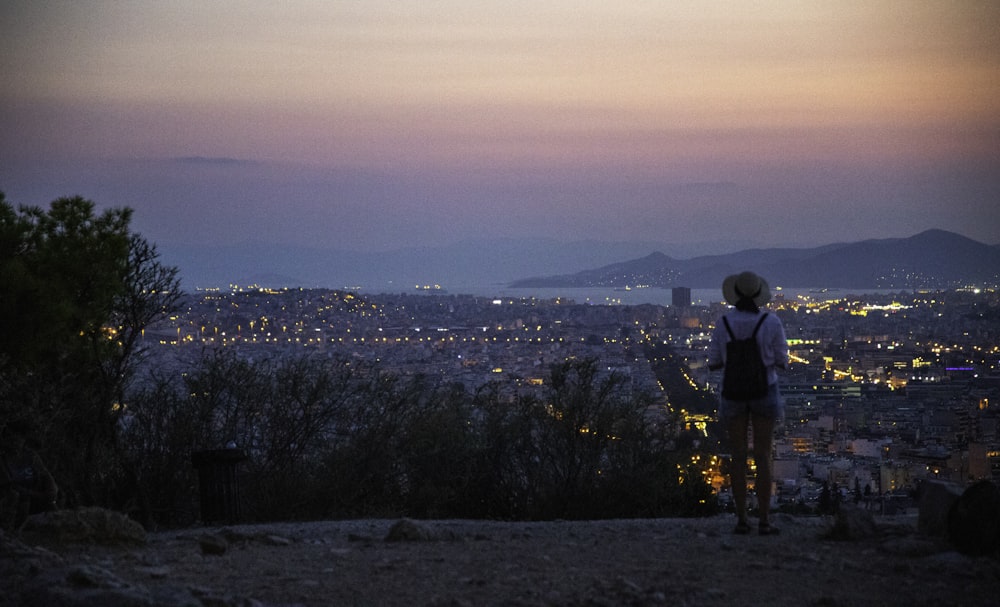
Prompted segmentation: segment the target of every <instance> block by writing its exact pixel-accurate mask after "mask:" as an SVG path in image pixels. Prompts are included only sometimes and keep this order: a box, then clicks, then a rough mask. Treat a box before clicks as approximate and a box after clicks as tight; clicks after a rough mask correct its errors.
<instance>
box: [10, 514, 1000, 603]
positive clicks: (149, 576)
mask: <svg viewBox="0 0 1000 607" xmlns="http://www.w3.org/2000/svg"><path fill="white" fill-rule="evenodd" d="M775 522H776V524H777V525H779V526H780V530H781V533H780V535H777V536H766V537H762V536H759V535H756V534H751V535H733V534H732V528H733V520H732V518H731V517H729V516H716V517H711V518H702V519H656V520H615V521H586V522H569V521H567V522H561V521H556V522H492V521H455V520H443V521H399V520H361V521H326V522H311V523H282V524H268V525H243V526H230V527H202V528H194V529H185V530H179V531H166V532H159V533H149V534H143V533H142V532H141V529H140V533H139V536H138V537H135V538H132V537H128V534H127V533H125V534H118V535H119V536H121V537H116V538H108V537H105V538H103V541H100V542H99V543H97V541H96V540H101V539H102V538H99V537H93V536H91V537H89V538H86V537H82V536H79V537H68V536H67V534H66V533H61V536H60V537H53V536H52V534H49V535H48V536H46V535H45V534H44V533H34V534H32V533H29V532H25V533H24V534H23V535H21V536H20V537H19V538H12V537H10V536H7V537H4V538H3V552H2V553H0V605H2V606H3V607H6V606H8V605H38V606H41V605H45V606H49V605H73V606H84V605H86V606H94V607H96V606H98V605H100V606H105V607H117V606H129V607H131V606H138V605H165V606H180V605H190V606H192V607H237V606H255V605H256V606H283V607H290V606H320V605H323V606H326V605H349V606H366V605H379V606H383V605H384V606H394V605H399V606H405V607H420V606H425V605H427V606H435V605H448V606H463V605H468V606H473V605H518V606H528V607H534V606H539V607H540V606H552V607H557V606H570V605H588V606H591V605H592V606H600V605H635V606H646V605H707V606H712V605H727V606H728V605H795V606H797V607H800V606H809V605H821V606H827V607H830V606H837V605H845V606H846V605H851V606H857V605H935V606H936V605H970V606H971V605H975V606H977V607H978V606H981V605H989V604H993V605H995V604H997V600H998V599H997V597H998V596H1000V560H998V559H997V558H995V557H969V556H964V555H962V554H960V553H958V552H956V551H954V550H952V549H951V548H950V547H949V546H948V544H947V543H946V542H944V541H943V540H935V539H931V538H927V537H924V536H921V535H920V534H918V533H916V527H915V525H916V519H915V517H909V518H908V517H898V518H875V519H874V522H875V523H876V526H874V527H872V528H870V529H869V530H868V532H866V533H863V534H854V533H843V532H841V533H837V532H836V531H837V528H835V522H834V521H833V520H832V519H830V518H820V517H791V516H785V515H779V516H777V517H776V518H775ZM841 531H843V530H842V529H841ZM831 532H834V533H833V535H839V536H841V537H845V536H858V535H860V536H861V537H857V538H856V539H840V540H834V539H829V536H830V535H831ZM143 535H144V537H142V536H143ZM109 539H110V540H113V541H107V540H109Z"/></svg>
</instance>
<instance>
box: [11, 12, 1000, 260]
mask: <svg viewBox="0 0 1000 607" xmlns="http://www.w3.org/2000/svg"><path fill="white" fill-rule="evenodd" d="M0 28H2V31H0V70H2V77H3V83H4V84H3V86H2V87H0V108H2V110H0V143H2V145H0V190H3V191H4V192H5V193H6V195H7V198H8V200H10V201H12V202H14V203H17V204H32V205H42V206H44V205H47V204H48V202H50V201H51V200H52V199H54V198H56V197H59V196H63V195H72V194H80V195H82V196H84V197H87V198H90V199H92V200H94V201H95V202H97V203H98V204H99V205H100V206H102V207H111V206H129V207H132V208H134V209H135V211H136V215H135V218H134V221H133V225H134V227H135V228H136V229H137V230H139V231H141V232H142V233H143V234H144V235H146V236H147V237H149V238H150V239H151V240H153V241H156V242H161V243H179V244H185V243H187V244H198V243H205V242H210V241H212V242H221V243H234V242H243V241H248V240H252V241H255V242H270V243H291V242H294V243H298V244H303V245H307V246H327V247H336V248H342V249H353V250H371V251H382V250H391V249H394V248H399V247H408V246H415V245H436V244H442V243H450V242H455V241H460V240H468V239H479V238H482V239H486V238H492V237H516V236H530V237H547V238H554V239H558V240H560V241H574V240H588V239H594V240H606V241H630V240H640V241H651V242H662V243H668V244H671V245H678V246H682V245H699V244H700V245H705V243H713V246H716V247H717V248H719V249H720V251H719V252H724V250H725V249H727V248H729V249H735V248H736V247H741V246H745V245H751V244H752V245H765V246H795V247H797V246H815V245H821V244H828V243H833V242H842V241H856V240H862V239H868V238H887V237H901V236H910V235H913V234H916V233H918V232H920V231H923V230H926V229H929V228H942V229H946V230H951V231H955V232H958V233H960V234H963V235H965V236H968V237H971V238H974V239H976V240H980V241H982V242H986V243H988V244H997V243H1000V229H998V228H1000V3H997V2H993V1H983V2H976V1H956V2H943V1H942V2H932V1H927V2H913V1H908V0H907V1H903V0H901V1H880V0H864V1H851V0H846V1H837V2H821V1H816V2H811V1H791V0H788V1H770V2H768V1H761V2H727V3H722V2H696V1H692V2H686V1H669V0H638V1H628V0H624V1H621V2H607V1H597V0H576V1H571V0H550V1H547V2H538V1H537V0H533V1H520V0H507V1H504V2H499V1H496V2H495V1H493V0H484V1H480V2H469V1H468V0H462V1H458V0H422V1H420V2H409V1H404V0H393V1H389V0H356V1H347V0H339V1H338V0H313V1H289V2H274V1H273V0H269V1H267V2H261V1H251V0H242V1H232V2H219V1H212V0H198V1H187V0H171V1H169V2H157V1H153V0H149V1H138V0H134V1H100V0H94V1H79V2H76V1H69V0H67V1H63V2H58V1H52V2H38V1H21V0H13V1H12V0H5V1H4V2H3V3H2V5H0Z"/></svg>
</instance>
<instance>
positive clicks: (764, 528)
mask: <svg viewBox="0 0 1000 607" xmlns="http://www.w3.org/2000/svg"><path fill="white" fill-rule="evenodd" d="M757 533H759V534H760V535H778V534H779V533H781V532H780V531H778V528H777V527H772V526H771V525H768V524H767V523H764V524H763V525H761V526H760V527H758V528H757Z"/></svg>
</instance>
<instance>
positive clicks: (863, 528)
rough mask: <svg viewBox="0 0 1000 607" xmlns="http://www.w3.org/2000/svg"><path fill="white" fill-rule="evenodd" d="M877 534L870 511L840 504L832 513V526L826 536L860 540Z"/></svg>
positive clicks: (835, 538)
mask: <svg viewBox="0 0 1000 607" xmlns="http://www.w3.org/2000/svg"><path fill="white" fill-rule="evenodd" d="M877 535H878V526H877V525H876V524H875V517H874V516H872V513H871V512H870V511H868V510H865V509H863V508H858V507H855V506H851V505H848V504H841V506H840V508H839V509H838V510H837V513H836V514H835V515H834V519H833V528H832V529H831V530H830V533H829V534H828V537H829V538H830V539H834V540H862V539H868V538H873V537H875V536H877Z"/></svg>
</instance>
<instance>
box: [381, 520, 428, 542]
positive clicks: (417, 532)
mask: <svg viewBox="0 0 1000 607" xmlns="http://www.w3.org/2000/svg"><path fill="white" fill-rule="evenodd" d="M433 539H435V538H434V534H433V533H432V532H431V530H430V528H428V527H426V526H424V525H419V524H417V523H416V522H415V521H412V520H410V519H408V518H404V519H402V520H400V521H397V522H396V523H394V524H393V526H392V527H390V528H389V533H387V534H386V536H385V541H387V542H421V541H430V540H433Z"/></svg>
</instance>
